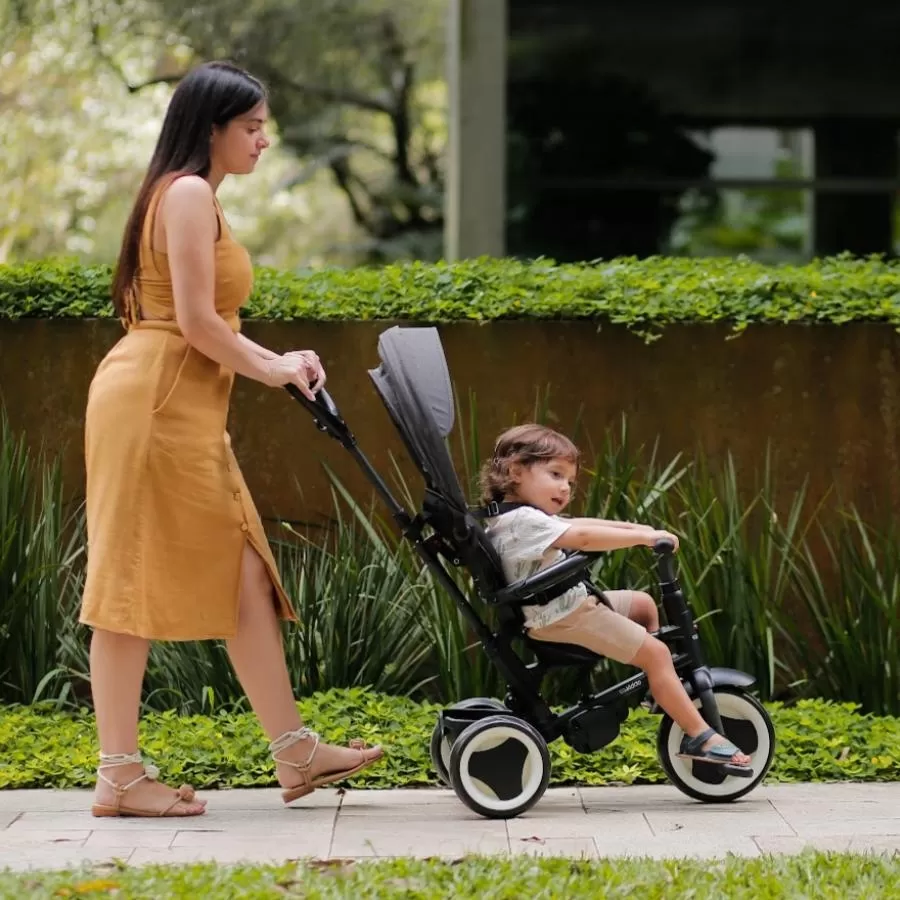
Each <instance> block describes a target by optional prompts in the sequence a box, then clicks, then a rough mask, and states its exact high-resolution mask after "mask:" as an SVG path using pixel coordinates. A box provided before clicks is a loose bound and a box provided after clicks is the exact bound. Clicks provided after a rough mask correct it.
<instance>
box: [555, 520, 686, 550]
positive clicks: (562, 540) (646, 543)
mask: <svg viewBox="0 0 900 900" xmlns="http://www.w3.org/2000/svg"><path fill="white" fill-rule="evenodd" d="M619 524H620V523H607V522H604V521H602V520H601V519H573V520H572V524H571V525H570V526H569V528H568V529H566V531H565V532H563V534H561V535H560V536H559V537H558V538H557V539H556V540H555V541H554V542H553V546H554V547H557V548H558V549H560V550H586V551H588V552H591V553H597V552H601V551H604V550H625V549H626V548H628V547H652V546H653V545H654V544H655V543H656V542H657V541H659V540H662V539H664V538H665V539H667V540H670V541H673V542H674V543H675V547H676V549H677V547H678V539H677V538H676V537H675V535H673V534H669V532H668V531H656V530H654V529H652V528H648V527H647V526H642V527H640V528H621V527H617V526H618V525H619Z"/></svg>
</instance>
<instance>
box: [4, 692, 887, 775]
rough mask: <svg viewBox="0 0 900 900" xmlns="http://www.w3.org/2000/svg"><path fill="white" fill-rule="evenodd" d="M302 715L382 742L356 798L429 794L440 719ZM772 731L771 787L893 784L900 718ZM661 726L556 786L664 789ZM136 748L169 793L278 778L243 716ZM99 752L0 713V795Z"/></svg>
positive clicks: (64, 724) (341, 699)
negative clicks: (181, 787)
mask: <svg viewBox="0 0 900 900" xmlns="http://www.w3.org/2000/svg"><path fill="white" fill-rule="evenodd" d="M299 706H300V710H301V713H302V714H303V716H304V718H305V719H306V721H307V722H308V723H309V724H310V726H311V727H313V728H315V729H317V730H318V731H320V733H321V734H322V737H323V739H324V740H328V741H333V742H335V743H344V742H346V741H348V740H349V739H350V738H351V737H354V736H357V735H358V736H360V737H363V738H365V739H366V740H368V741H369V742H370V743H375V742H377V741H380V742H381V743H382V744H383V745H384V747H385V759H384V760H383V761H382V762H381V763H379V764H378V765H377V766H373V767H372V768H371V769H367V770H366V771H365V772H362V773H360V774H359V775H357V776H355V777H354V778H353V781H352V783H353V785H354V786H355V787H369V788H396V787H413V786H426V785H435V784H437V779H436V776H435V775H434V773H433V772H432V770H431V762H430V760H429V757H428V741H429V738H430V736H431V731H432V728H433V727H434V723H435V721H436V714H437V711H438V709H439V707H437V706H433V705H430V704H427V703H416V702H414V701H412V700H409V699H406V698H401V697H389V696H386V695H384V694H377V693H374V692H370V691H365V690H361V689H349V690H331V691H327V692H324V693H320V694H316V695H314V696H312V697H310V698H307V699H304V700H302V701H301V702H300V704H299ZM768 708H769V710H770V711H771V714H772V717H773V720H774V722H775V729H776V739H777V745H776V752H775V761H774V763H773V766H772V769H771V770H770V774H769V776H768V778H769V780H770V781H778V782H808V781H900V719H897V718H892V717H888V716H885V717H876V716H861V715H859V714H857V713H855V712H854V711H853V707H852V705H847V704H843V705H841V704H832V703H827V702H825V701H822V700H806V701H801V702H800V703H798V704H797V705H796V706H793V707H786V706H782V705H780V704H769V706H768ZM658 727H659V718H658V717H657V716H652V715H650V714H649V713H647V712H645V711H643V710H635V711H634V712H633V713H632V715H631V716H630V717H629V718H628V720H626V722H625V724H624V726H623V729H622V733H621V735H620V736H619V737H618V739H617V740H616V741H614V742H613V743H612V744H610V745H609V746H608V747H605V748H604V749H603V750H601V751H600V752H598V753H592V754H587V755H584V754H579V753H576V752H575V751H574V750H572V749H571V748H570V747H568V746H567V745H565V744H563V742H562V741H555V742H554V743H553V744H551V745H550V751H551V758H552V764H553V769H552V776H551V784H552V785H557V786H558V785H566V784H583V785H602V784H610V783H625V784H637V783H642V784H652V783H656V782H662V781H665V776H664V775H663V772H662V769H661V768H660V766H659V763H658V761H657V758H656V730H657V728H658ZM141 729H142V730H141V747H142V750H143V752H144V754H145V755H146V757H147V758H148V759H150V760H152V761H153V762H155V763H156V764H158V765H159V766H160V768H161V769H162V772H163V777H164V778H165V779H166V780H168V781H171V782H172V783H174V784H179V783H180V782H182V781H189V782H191V783H192V784H194V785H195V786H196V787H198V788H215V787H255V786H264V785H266V786H268V785H272V784H273V783H274V770H273V767H272V763H271V761H270V759H269V757H268V755H267V751H266V743H265V740H264V738H263V734H262V732H261V731H260V729H259V726H258V724H257V722H256V719H255V718H254V717H253V716H252V715H251V714H250V713H243V712H242V713H222V714H219V715H215V716H178V714H177V713H175V712H174V711H173V712H165V713H150V714H148V715H147V716H145V717H144V719H143V720H142V723H141ZM96 762H97V747H96V744H95V741H94V722H93V718H92V717H91V716H90V715H89V714H88V713H86V712H84V713H76V714H74V715H73V714H65V713H58V712H51V711H48V710H41V709H37V708H34V707H11V708H7V709H5V710H4V709H2V708H0V789H2V788H74V787H89V786H90V785H92V784H93V783H94V779H95V774H94V772H95V766H96Z"/></svg>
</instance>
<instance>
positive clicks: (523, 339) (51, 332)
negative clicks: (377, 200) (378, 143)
mask: <svg viewBox="0 0 900 900" xmlns="http://www.w3.org/2000/svg"><path fill="white" fill-rule="evenodd" d="M386 327H388V326H387V325H386V324H384V323H344V324H323V323H301V322H291V323H253V322H249V323H247V324H246V329H245V330H246V333H247V334H248V336H250V337H251V338H252V339H254V340H256V341H258V342H260V343H263V344H265V345H266V346H269V347H272V348H273V349H275V350H279V351H283V350H286V349H289V348H292V347H296V348H301V347H313V348H315V349H316V350H317V351H318V353H319V354H320V356H321V357H322V359H323V360H324V362H325V365H326V367H327V370H328V378H329V381H328V385H329V389H330V390H331V392H332V394H333V396H334V398H335V400H336V402H337V403H338V405H339V406H340V408H341V411H342V412H343V414H344V416H345V418H346V420H347V422H348V423H349V424H350V426H351V428H352V429H353V430H354V431H355V433H356V434H357V436H358V438H359V440H360V443H361V445H362V447H363V449H364V451H365V452H366V453H367V454H369V456H370V458H371V459H372V461H373V462H374V463H375V465H376V466H377V467H378V468H379V469H380V470H381V471H382V472H383V473H384V474H385V475H386V476H390V475H391V473H392V468H391V461H390V456H389V453H390V452H393V453H394V454H396V455H397V456H398V458H399V459H401V460H402V462H403V470H404V472H405V474H406V476H407V477H412V478H414V476H413V471H414V470H413V469H412V468H411V466H410V465H409V464H408V462H407V460H406V457H405V455H404V453H403V450H402V445H401V444H400V442H399V439H398V438H397V437H396V435H395V433H394V431H393V428H392V426H391V424H390V422H389V420H388V418H387V415H386V414H385V412H384V410H383V408H382V406H381V403H380V401H379V399H378V397H377V395H376V394H375V391H374V387H373V386H372V385H371V382H370V380H369V377H368V375H367V371H366V370H367V369H368V368H370V367H372V366H374V365H375V364H376V363H377V354H376V342H377V337H378V334H379V333H380V332H381V331H382V330H383V329H384V328H386ZM441 333H442V339H443V342H444V346H445V350H446V353H447V357H448V360H449V364H450V371H451V376H452V378H453V379H454V381H455V385H456V388H457V391H458V395H459V396H460V397H461V398H462V400H463V406H464V408H465V405H466V398H467V396H468V392H469V391H470V390H471V391H473V392H474V393H475V395H476V397H477V402H478V410H479V427H480V430H481V435H482V440H483V449H484V450H486V449H487V447H488V442H489V440H490V439H491V437H492V436H493V434H494V433H495V432H496V431H498V430H499V429H501V428H503V427H505V426H506V425H508V424H510V423H511V422H512V421H513V420H514V419H516V418H518V419H519V420H520V421H521V420H522V419H523V418H525V417H526V416H528V415H529V414H530V412H531V410H532V409H533V407H534V401H535V394H536V391H537V390H538V389H543V388H544V387H546V386H547V385H548V384H549V385H550V386H551V395H550V406H551V408H552V410H553V413H554V414H555V416H556V417H557V419H558V422H559V424H560V426H561V427H563V428H569V427H571V425H572V423H574V422H575V421H576V418H577V417H578V415H579V409H580V411H581V418H582V420H583V422H584V423H585V430H586V431H587V432H588V433H589V434H591V435H593V436H594V438H595V440H598V439H599V438H600V437H601V436H602V433H603V429H604V427H605V426H606V425H609V424H615V423H616V422H617V420H618V418H619V416H620V415H621V414H622V413H625V414H626V415H627V416H628V423H629V428H630V432H631V434H632V435H633V437H634V438H635V439H636V441H640V442H647V443H650V442H652V441H654V440H656V438H657V437H658V438H659V441H660V450H661V452H662V453H663V455H664V456H665V457H666V458H668V457H669V456H670V455H671V454H674V453H675V452H677V451H679V450H685V451H688V453H689V452H690V451H691V450H692V449H693V448H695V447H696V446H698V445H701V446H703V447H704V448H705V449H706V450H707V451H710V452H712V453H722V452H724V451H725V450H726V449H730V450H731V451H732V452H733V453H734V454H735V457H736V459H737V460H738V463H739V465H740V467H741V471H742V472H743V473H744V477H749V475H750V473H751V472H752V470H753V469H754V468H755V467H759V466H760V465H761V464H762V461H763V457H764V453H765V447H766V442H767V440H768V439H771V441H772V444H773V446H774V447H775V449H776V450H777V451H778V454H779V459H778V472H779V474H780V484H781V487H782V489H783V491H784V500H783V502H784V503H785V504H786V503H787V502H788V500H789V497H788V496H787V494H788V493H789V492H792V491H793V490H794V489H796V488H797V487H798V486H799V485H800V483H801V482H802V480H803V479H804V478H805V477H807V476H808V477H809V481H810V490H811V495H812V496H813V497H819V496H821V495H822V494H823V493H824V492H825V491H826V490H827V489H828V488H830V487H838V488H840V490H841V493H842V494H843V496H844V497H845V498H846V499H852V500H854V501H856V502H857V503H858V504H860V506H861V507H862V508H863V509H864V510H865V509H869V508H871V501H872V499H873V498H876V499H877V500H878V501H879V502H880V503H890V504H891V506H892V508H893V509H894V510H900V475H898V466H897V453H898V441H897V437H898V435H897V432H898V416H900V410H898V385H897V370H898V356H900V336H898V335H897V334H895V333H894V331H893V330H892V329H891V328H890V327H885V326H877V325H861V324H853V325H843V326H840V327H837V326H816V327H803V326H771V327H755V328H752V329H750V330H749V331H748V332H747V333H745V334H744V335H743V336H741V337H740V338H738V339H735V340H726V337H727V336H728V331H727V330H726V329H725V328H720V327H713V326H682V327H670V328H668V329H667V330H666V332H665V336H664V337H663V338H662V339H660V340H659V341H657V342H655V343H653V344H650V345H647V344H645V343H643V341H641V340H640V339H639V338H637V337H634V336H632V335H630V334H628V333H627V332H626V331H625V330H624V329H622V328H616V327H610V326H604V327H603V329H602V330H599V331H598V330H597V329H596V327H595V326H594V325H592V324H590V323H574V322H569V323H566V322H543V323H537V322H504V323H498V324H492V325H484V326H479V325H475V324H459V325H452V326H447V327H443V328H442V329H441ZM120 334H121V331H120V329H119V326H118V325H117V324H116V323H111V322H98V321H48V320H25V321H19V322H6V321H4V322H0V389H2V394H3V397H4V400H5V403H6V407H7V410H8V413H9V416H10V419H11V421H12V424H13V426H14V427H16V428H22V429H24V430H25V431H26V433H27V434H28V435H29V438H30V439H31V440H32V441H33V442H35V443H37V442H38V441H39V440H41V439H43V440H44V441H45V442H46V443H47V444H48V446H50V447H52V448H54V449H59V450H63V451H64V457H63V459H64V467H65V477H66V483H67V487H68V490H69V492H70V493H71V494H73V495H77V494H80V492H81V491H82V484H83V481H82V465H83V460H82V425H83V412H84V405H85V398H86V395H87V389H88V384H89V381H90V378H91V376H92V373H93V370H94V368H95V366H96V364H97V362H98V361H99V360H100V358H101V357H102V356H103V354H104V353H105V351H106V350H107V349H108V348H109V347H110V346H111V345H112V344H113V343H114V342H115V341H116V340H117V339H118V338H119V336H120ZM230 430H231V433H232V437H233V440H234V446H235V450H236V452H237V454H238V458H239V459H240V460H241V463H242V465H243V468H244V472H245V475H246V477H247V480H248V483H249V485H250V488H251V490H252V491H253V493H254V495H255V497H256V499H257V503H258V505H259V508H260V512H261V513H262V515H263V517H264V518H267V519H273V518H276V517H282V518H287V519H291V520H296V521H301V522H302V521H307V522H308V521H321V519H322V517H323V516H325V515H327V514H328V513H329V512H330V510H331V509H332V501H331V493H330V487H329V484H328V480H327V478H326V475H325V474H324V472H323V470H322V467H321V465H320V463H321V462H322V461H325V462H327V463H328V465H330V466H331V467H333V468H334V469H335V470H336V472H337V473H338V475H339V476H340V477H341V478H343V479H344V480H345V481H346V482H347V483H348V485H349V487H350V488H351V490H352V492H353V493H354V495H355V496H357V497H358V498H360V499H361V500H364V499H367V498H368V497H369V496H370V493H371V491H370V488H369V486H368V484H367V483H366V482H364V481H363V480H362V479H361V477H360V476H359V475H358V473H357V470H356V468H355V466H354V464H353V463H352V461H351V460H350V459H349V457H348V456H347V454H346V452H345V451H344V450H342V448H341V447H339V446H338V444H336V443H335V442H334V441H331V440H330V439H328V438H327V437H325V436H324V435H321V434H319V433H318V432H317V431H316V430H315V429H314V428H313V427H312V424H311V420H310V418H309V417H308V415H307V414H306V413H305V412H304V411H303V410H302V409H301V408H300V407H299V406H298V405H297V404H295V403H294V402H293V401H292V400H291V399H290V398H289V397H288V396H287V395H286V394H285V393H284V392H283V391H280V390H270V389H267V388H263V387H262V386H259V385H256V384H255V383H252V382H249V381H247V380H245V379H240V378H239V379H238V380H237V383H236V387H235V393H234V401H233V408H232V421H231V429H230ZM415 483H416V484H418V482H417V481H416V482H415Z"/></svg>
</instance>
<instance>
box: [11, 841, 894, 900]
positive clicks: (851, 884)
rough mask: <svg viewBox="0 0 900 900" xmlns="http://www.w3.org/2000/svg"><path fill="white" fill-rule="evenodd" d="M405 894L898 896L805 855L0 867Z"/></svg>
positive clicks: (82, 879) (165, 890)
mask: <svg viewBox="0 0 900 900" xmlns="http://www.w3.org/2000/svg"><path fill="white" fill-rule="evenodd" d="M22 896H25V897H48V898H57V897H121V898H147V900H151V898H152V900H167V898H191V900H193V898H200V897H204V898H205V897H210V898H212V897H215V898H222V900H226V898H232V897H234V898H237V897H240V898H251V897H252V898H260V900H263V898H269V897H271V898H282V897H303V898H308V900H313V898H331V897H352V898H354V900H362V898H368V897H379V898H381V897H406V898H428V900H432V898H433V900H445V898H450V897H453V898H455V897H460V898H463V897H478V898H479V900H492V898H510V900H512V898H516V900H518V898H523V897H527V898H535V900H537V898H548V900H549V898H554V900H556V898H561V897H565V898H567V900H568V898H573V897H592V898H599V897H603V898H616V897H623V898H625V897H627V898H640V900H655V898H660V900H662V898H665V900H677V898H691V900H705V898H709V900H713V898H715V900H720V898H728V900H742V898H747V900H750V898H752V900H771V898H780V897H784V898H791V900H804V898H809V900H813V898H815V900H830V898H834V900H849V898H854V897H860V898H862V897H865V898H876V897H878V898H880V897H896V896H900V855H898V854H894V855H893V856H889V855H861V854H849V853H826V852H815V851H807V852H804V853H802V854H799V855H796V856H762V857H759V858H755V859H747V858H742V857H736V856H730V857H727V858H725V859H722V860H713V861H709V860H652V859H628V860H626V859H602V860H597V861H584V860H571V859H558V858H557V859H552V858H544V859H541V858H529V857H525V856H522V857H514V858H499V857H486V856H481V857H479V856H470V857H465V858H463V859H460V860H456V861H442V860H434V859H431V860H412V859H391V860H380V861H373V862H356V863H354V862H351V861H336V862H326V863H318V864H317V863H307V864H299V865H298V864H296V863H289V864H285V865H280V866H275V865H246V866H230V867H226V866H220V865H216V864H213V863H197V864H193V865H184V866H152V867H151V866H148V867H141V868H129V867H124V866H123V867H107V868H104V869H87V868H85V869H82V870H80V871H68V872H52V873H49V872H30V873H21V874H17V873H0V898H18V897H22Z"/></svg>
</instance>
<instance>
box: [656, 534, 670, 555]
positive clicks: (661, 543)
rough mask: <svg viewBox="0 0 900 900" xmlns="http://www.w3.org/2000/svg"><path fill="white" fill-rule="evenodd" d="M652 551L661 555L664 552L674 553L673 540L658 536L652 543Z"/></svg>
mask: <svg viewBox="0 0 900 900" xmlns="http://www.w3.org/2000/svg"><path fill="white" fill-rule="evenodd" d="M653 552H654V553H658V554H659V555H660V556H662V555H663V554H665V553H674V552H675V542H674V541H672V540H670V539H669V538H660V539H659V540H658V541H657V542H656V543H655V544H654V545H653Z"/></svg>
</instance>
